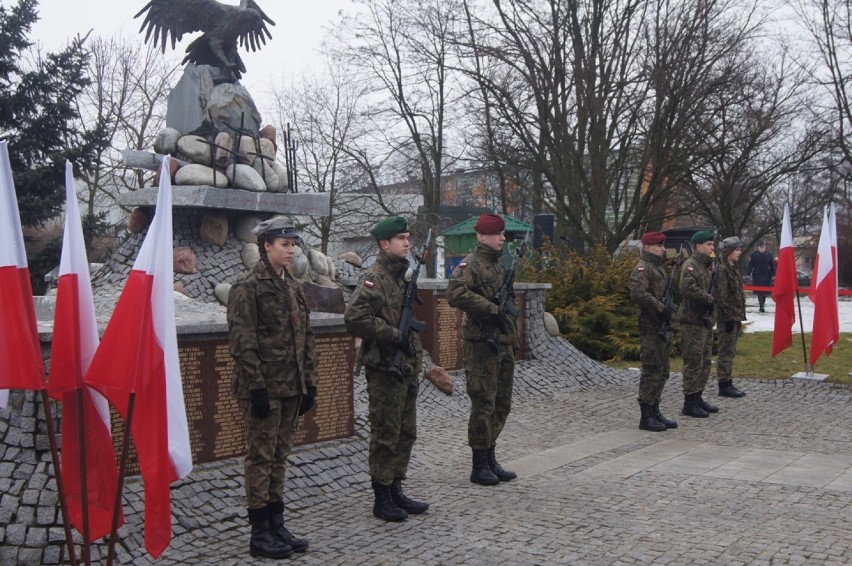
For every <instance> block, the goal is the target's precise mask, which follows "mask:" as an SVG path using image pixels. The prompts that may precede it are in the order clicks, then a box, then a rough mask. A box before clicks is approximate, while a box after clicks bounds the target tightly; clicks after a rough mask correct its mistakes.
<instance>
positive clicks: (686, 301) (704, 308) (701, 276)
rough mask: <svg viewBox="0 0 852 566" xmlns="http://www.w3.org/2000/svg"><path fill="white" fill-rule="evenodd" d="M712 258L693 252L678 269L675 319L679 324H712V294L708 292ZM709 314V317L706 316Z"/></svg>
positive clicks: (711, 273)
mask: <svg viewBox="0 0 852 566" xmlns="http://www.w3.org/2000/svg"><path fill="white" fill-rule="evenodd" d="M712 263H713V258H712V257H710V256H708V255H705V254H703V253H701V252H695V253H694V254H692V256H690V257H689V259H687V260H686V261H685V262H683V267H681V269H680V285H679V286H678V292H679V293H680V298H681V301H680V308H678V311H677V320H678V322H680V323H681V324H703V325H705V326H706V325H707V324H708V321H709V325H710V326H711V327H712V326H713V322H712V321H713V303H714V299H713V295H711V294H710V278H711V276H712V275H713V272H712V269H711V264H712ZM708 315H709V318H708Z"/></svg>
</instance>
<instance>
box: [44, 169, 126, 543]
mask: <svg viewBox="0 0 852 566" xmlns="http://www.w3.org/2000/svg"><path fill="white" fill-rule="evenodd" d="M65 199H66V205H65V232H64V234H63V239H62V257H61V259H60V261H59V284H58V288H57V293H56V311H55V313H54V318H53V344H52V347H51V355H50V380H49V381H48V384H47V388H48V391H49V393H50V396H51V397H52V398H53V399H56V400H57V401H60V402H62V482H63V485H64V488H65V497H66V500H67V504H68V515H69V519H70V520H71V524H72V525H74V527H75V528H76V529H77V530H78V531H80V533H84V534H85V533H86V531H85V530H84V524H83V502H84V495H83V473H82V472H83V465H84V464H83V461H82V460H81V451H82V455H83V456H84V460H85V472H86V473H85V477H86V483H85V486H86V494H85V500H86V501H87V503H88V504H87V510H88V523H89V524H88V534H89V542H91V541H93V540H95V539H97V538H100V537H102V536H105V535H107V534H109V533H110V531H111V528H112V512H113V507H114V505H115V492H116V489H118V468H117V467H116V464H115V453H114V452H113V448H112V437H111V435H110V418H109V405H108V404H107V401H106V399H104V397H103V396H102V395H101V394H100V393H98V392H97V391H95V390H93V389H91V388H90V387H88V386H84V385H83V375H84V374H85V373H86V370H87V369H88V368H89V364H90V363H91V362H92V357H93V356H94V355H95V350H97V348H98V325H97V321H96V319H95V303H94V299H93V297H92V285H91V281H90V279H89V262H88V259H87V258H86V248H85V245H84V243H83V227H82V224H81V222H80V207H79V206H78V204H77V194H76V192H75V190H74V173H73V170H72V168H71V163H68V162H66V163H65ZM78 394H79V400H81V404H80V405H78ZM81 431H82V433H83V435H84V437H83V438H84V440H83V441H82V444H81V440H80V433H81ZM123 523H124V517H123V516H120V517H119V523H118V524H119V526H120V525H122V524H123Z"/></svg>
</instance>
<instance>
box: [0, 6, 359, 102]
mask: <svg viewBox="0 0 852 566" xmlns="http://www.w3.org/2000/svg"><path fill="white" fill-rule="evenodd" d="M256 1H257V4H258V5H259V6H260V7H261V9H263V11H264V12H266V14H267V15H268V16H269V17H270V18H272V19H273V20H274V21H275V24H276V25H275V26H269V31H270V33H272V39H270V40H267V42H266V45H265V46H264V47H263V48H262V49H261V50H260V51H258V52H256V53H251V52H250V51H249V52H247V51H246V50H241V51H240V53H241V56H242V58H243V61H244V62H245V64H246V68H247V69H248V70H247V72H246V74H245V75H244V76H243V81H242V82H243V84H244V85H245V86H246V87H247V88H248V89H249V91H250V92H251V93H252V96H253V97H255V99H256V102H257V104H258V105H259V106H261V110H262V107H263V103H262V99H263V98H264V96H265V93H266V92H267V91H268V90H269V88H267V86H266V84H264V83H265V82H268V81H272V84H271V85H269V86H270V87H274V86H276V85H278V84H280V82H281V79H282V77H286V76H288V75H297V74H299V73H300V72H301V71H302V70H304V69H310V68H311V67H313V66H316V65H317V64H318V57H317V56H316V53H315V52H316V49H317V48H318V47H319V46H320V43H321V42H322V39H323V37H324V34H325V32H324V28H326V27H328V24H329V22H330V21H332V20H336V19H337V13H338V11H339V10H351V8H352V1H351V0H307V1H306V0H256ZM0 3H2V4H3V5H6V6H9V5H11V4H13V3H14V0H0ZM222 3H223V4H231V5H239V0H224V1H222ZM146 4H147V0H130V1H128V0H40V1H39V7H38V10H39V16H40V21H39V22H37V23H36V25H35V26H34V27H33V33H32V36H31V39H32V40H34V41H37V42H39V43H41V44H42V46H43V47H44V48H45V49H47V50H48V51H55V50H57V49H59V48H61V47H62V46H64V45H65V44H66V43H67V42H68V40H69V39H70V38H73V37H74V36H76V35H77V34H80V35H85V34H86V33H87V32H88V31H89V30H92V34H93V35H99V36H102V37H105V38H109V37H113V36H115V35H117V34H121V35H122V36H123V37H125V38H128V39H129V38H132V37H134V36H137V35H138V30H139V26H140V25H141V20H142V18H141V17H140V18H139V19H137V20H134V19H133V16H134V15H135V14H136V13H137V12H139V10H141V9H142V8H143V7H144V6H145V5H146ZM198 35H199V34H198V33H194V34H189V35H185V36H184V38H183V41H181V43H179V44H178V45H177V47H176V51H178V52H179V54H183V51H184V49H186V46H187V45H189V43H190V42H191V41H192V40H193V39H195V38H196V37H198ZM138 36H139V37H140V38H142V36H141V35H138Z"/></svg>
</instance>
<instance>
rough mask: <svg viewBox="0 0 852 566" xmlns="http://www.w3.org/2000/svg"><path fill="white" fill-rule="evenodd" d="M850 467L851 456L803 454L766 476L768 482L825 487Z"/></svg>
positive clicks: (851, 464)
mask: <svg viewBox="0 0 852 566" xmlns="http://www.w3.org/2000/svg"><path fill="white" fill-rule="evenodd" d="M850 469H852V457H843V456H840V455H836V454H805V455H804V456H802V457H801V458H799V459H798V460H796V461H795V462H793V463H792V464H790V465H789V466H785V467H784V468H782V469H780V470H778V471H777V472H775V473H774V474H772V475H770V476H769V477H767V478H766V480H765V481H767V482H770V483H780V484H785V485H800V486H810V487H825V486H826V485H828V484H830V483H831V482H833V481H834V480H836V479H838V478H840V476H842V475H843V474H844V473H845V472H847V471H849V470H850Z"/></svg>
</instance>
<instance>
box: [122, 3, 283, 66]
mask: <svg viewBox="0 0 852 566" xmlns="http://www.w3.org/2000/svg"><path fill="white" fill-rule="evenodd" d="M145 12H147V14H146V15H145V19H144V20H143V21H142V27H141V28H139V32H140V33H142V32H143V31H144V32H145V43H147V42H148V39H150V38H151V36H153V37H154V47H157V43H160V44H161V46H162V51H163V53H165V52H166V41H167V40H170V41H171V43H172V49H174V48H175V45H176V44H177V42H178V41H180V40H181V38H182V37H183V34H185V33H193V32H196V31H201V32H204V33H203V34H202V35H201V37H198V38H196V39H195V40H194V41H193V42H192V43H190V44H189V46H188V47H187V48H186V57H184V58H183V61H181V64H185V63H188V62H189V63H194V64H196V65H211V66H213V67H219V68H220V69H223V70H224V71H226V72H229V73H230V74H231V76H232V77H233V78H234V79H239V78H240V77H242V73H245V72H246V66H245V64H244V63H243V60H242V59H241V58H240V54H239V53H238V52H237V41H238V40H239V45H240V47H250V48H251V50H252V51H257V50H258V49H260V47H261V45H265V44H266V38H267V37H269V38H270V39H271V38H272V34H270V33H269V29H267V27H266V24H267V23H269V24H270V25H273V26H274V25H275V22H273V21H272V20H271V19H270V18H269V16H267V15H266V14H265V13H264V12H263V10H261V9H260V6H258V5H257V4H256V3H255V1H254V0H240V5H239V6H229V5H227V4H222V3H221V2H216V0H150V2H148V3H147V4H146V5H145V7H144V8H142V9H141V10H140V11H139V13H138V14H136V15H135V16H133V17H134V18H138V17H139V16H141V15H142V14H145Z"/></svg>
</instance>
